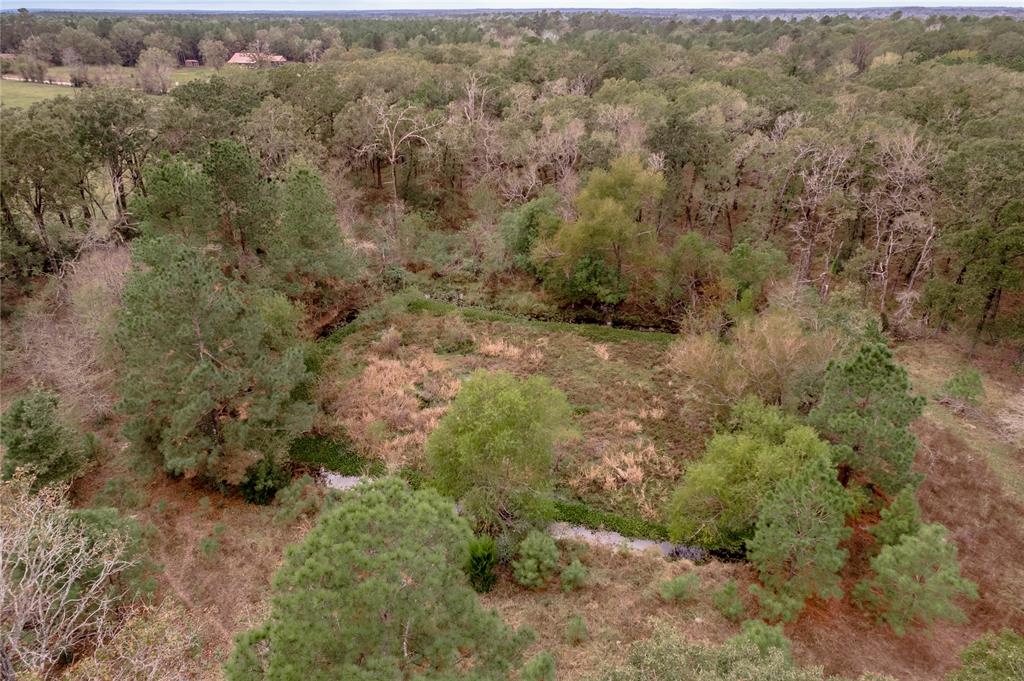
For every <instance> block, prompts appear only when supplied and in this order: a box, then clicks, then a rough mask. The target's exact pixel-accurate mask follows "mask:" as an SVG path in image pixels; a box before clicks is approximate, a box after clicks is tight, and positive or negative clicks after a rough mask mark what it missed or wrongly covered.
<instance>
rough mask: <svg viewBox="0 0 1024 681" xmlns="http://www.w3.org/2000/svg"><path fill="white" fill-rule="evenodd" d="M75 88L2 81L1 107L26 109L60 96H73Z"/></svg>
mask: <svg viewBox="0 0 1024 681" xmlns="http://www.w3.org/2000/svg"><path fill="white" fill-rule="evenodd" d="M74 93H75V89H74V88H70V87H67V86H65V85H44V84H42V83H25V82H22V81H19V80H0V105H2V106H10V107H15V108H19V109H22V108H25V107H27V106H31V105H32V104H35V103H36V102H41V101H43V100H44V99H53V98H54V97H58V96H60V95H72V94H74Z"/></svg>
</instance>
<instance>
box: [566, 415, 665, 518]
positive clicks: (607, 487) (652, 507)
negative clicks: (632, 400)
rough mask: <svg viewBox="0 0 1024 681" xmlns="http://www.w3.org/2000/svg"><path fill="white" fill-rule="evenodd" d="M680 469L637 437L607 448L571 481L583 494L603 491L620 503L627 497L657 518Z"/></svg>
mask: <svg viewBox="0 0 1024 681" xmlns="http://www.w3.org/2000/svg"><path fill="white" fill-rule="evenodd" d="M627 423H630V424H636V422H635V421H628V422H627ZM636 425H637V427H638V428H639V424H636ZM680 472H681V469H680V466H679V465H678V464H677V463H676V462H675V461H673V460H672V459H671V457H668V456H666V455H665V454H663V453H661V452H659V451H658V450H657V448H656V447H655V446H654V443H653V442H651V441H650V440H649V439H647V438H644V437H638V438H636V439H635V440H633V441H632V442H631V443H629V444H627V445H625V446H621V445H620V446H615V445H612V446H608V447H606V448H605V450H604V453H603V454H601V458H600V460H598V461H597V462H595V463H591V464H589V465H588V466H586V467H585V468H584V469H583V471H582V475H580V476H579V477H578V478H575V479H571V480H569V481H568V482H569V484H570V485H571V486H572V487H573V488H575V489H576V490H577V491H579V492H581V493H586V492H591V493H596V494H601V495H604V496H605V497H607V498H608V499H610V500H612V501H616V502H618V503H620V504H621V503H622V501H623V500H627V505H628V506H629V507H633V508H636V509H637V510H638V511H639V512H640V513H641V514H642V515H643V516H644V517H646V518H648V519H657V518H659V517H660V516H661V511H662V508H661V505H662V501H663V496H664V490H665V488H666V486H667V483H670V482H671V481H674V480H675V479H676V478H677V477H678V476H679V474H680Z"/></svg>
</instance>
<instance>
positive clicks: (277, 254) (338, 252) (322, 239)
mask: <svg viewBox="0 0 1024 681" xmlns="http://www.w3.org/2000/svg"><path fill="white" fill-rule="evenodd" d="M264 248H265V249H266V251H267V254H268V260H269V265H270V267H271V269H272V270H273V271H274V287H275V288H278V289H279V290H281V291H283V292H284V293H286V294H288V295H300V294H302V293H303V292H304V291H305V290H307V289H310V288H312V287H313V286H314V285H315V284H316V283H317V282H321V281H324V280H329V279H338V278H341V277H343V276H344V275H345V272H346V270H347V268H348V267H349V266H350V264H351V257H350V255H349V253H348V249H347V247H346V246H345V244H344V242H343V241H342V239H341V231H340V230H339V228H338V222H337V220H336V218H335V215H334V203H333V202H332V201H331V197H330V196H329V195H328V194H327V189H326V188H325V187H324V183H323V179H322V178H321V177H320V175H319V174H318V173H317V172H316V171H315V170H313V169H311V168H307V167H303V166H299V167H296V168H295V169H294V170H292V172H291V173H290V174H289V175H288V179H287V180H286V181H285V183H284V186H283V188H282V191H281V215H280V221H279V223H278V225H277V228H276V229H274V230H268V232H267V234H266V235H265V236H264Z"/></svg>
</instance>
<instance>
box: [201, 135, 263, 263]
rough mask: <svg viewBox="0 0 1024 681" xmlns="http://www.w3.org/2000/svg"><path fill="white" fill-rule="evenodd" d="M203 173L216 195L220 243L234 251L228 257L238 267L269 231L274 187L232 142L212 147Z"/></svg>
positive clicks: (259, 245)
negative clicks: (232, 259) (234, 260)
mask: <svg viewBox="0 0 1024 681" xmlns="http://www.w3.org/2000/svg"><path fill="white" fill-rule="evenodd" d="M203 170H204V171H205V172H206V174H207V175H208V176H209V177H210V180H211V181H212V183H213V187H214V191H215V193H216V205H217V206H218V208H219V215H218V224H219V226H220V228H221V230H222V233H221V235H220V239H221V241H222V242H223V243H226V244H231V245H232V246H233V247H234V249H236V253H232V254H231V255H233V256H236V257H238V258H239V262H240V263H242V262H243V261H244V260H245V259H246V258H248V257H251V256H252V255H253V254H255V253H256V251H257V249H259V248H260V247H261V246H262V245H263V244H264V242H265V240H266V239H267V232H268V231H269V230H272V229H273V225H274V213H275V206H276V198H277V197H276V195H275V191H274V189H275V187H274V185H273V184H271V183H270V182H268V181H267V180H266V179H265V178H263V177H261V175H260V168H259V162H258V161H257V160H256V158H255V157H254V156H253V155H252V154H251V153H249V150H248V149H246V148H245V146H244V145H242V144H240V143H239V142H236V141H234V140H227V139H224V140H217V141H216V142H214V143H212V144H211V145H210V148H209V151H208V152H207V154H206V157H205V158H204V159H203ZM225 255H228V254H227V253H225ZM242 269H246V268H245V267H242Z"/></svg>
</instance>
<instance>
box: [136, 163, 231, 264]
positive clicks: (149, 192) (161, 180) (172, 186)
mask: <svg viewBox="0 0 1024 681" xmlns="http://www.w3.org/2000/svg"><path fill="white" fill-rule="evenodd" d="M145 176H146V195H145V196H138V197H136V198H135V200H134V201H133V202H132V213H133V214H134V216H135V217H136V219H138V220H139V223H140V224H139V229H140V230H141V232H142V234H143V235H144V236H153V237H156V236H165V235H177V236H179V237H181V238H182V239H184V240H185V241H186V242H187V243H190V244H193V245H196V246H199V247H202V246H206V245H207V244H211V243H217V244H219V245H220V246H221V247H222V248H223V247H228V246H230V245H231V244H230V242H224V241H222V240H221V239H220V236H221V235H220V234H219V233H218V229H219V228H218V225H217V211H218V209H217V196H216V193H215V191H214V187H213V182H212V181H211V180H210V177H209V176H208V175H207V174H206V173H205V172H204V171H203V169H202V167H200V166H197V165H195V164H193V163H190V162H188V161H185V160H183V159H181V158H177V157H174V158H172V157H167V156H165V157H163V158H162V159H160V161H158V162H157V163H155V164H153V165H150V166H149V167H147V168H146V173H145Z"/></svg>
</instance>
